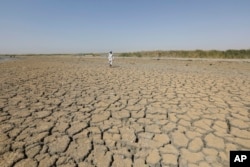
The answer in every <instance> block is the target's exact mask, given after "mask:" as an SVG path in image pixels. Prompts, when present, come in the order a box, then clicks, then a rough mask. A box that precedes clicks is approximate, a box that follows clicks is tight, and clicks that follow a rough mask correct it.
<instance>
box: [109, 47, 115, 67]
mask: <svg viewBox="0 0 250 167" xmlns="http://www.w3.org/2000/svg"><path fill="white" fill-rule="evenodd" d="M113 59H114V57H113V54H112V51H110V52H109V55H108V60H109V67H112V63H113Z"/></svg>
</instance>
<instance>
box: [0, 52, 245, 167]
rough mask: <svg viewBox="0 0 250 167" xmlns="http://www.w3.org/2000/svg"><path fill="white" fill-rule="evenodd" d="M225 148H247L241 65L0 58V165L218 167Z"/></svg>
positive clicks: (226, 161)
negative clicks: (109, 62)
mask: <svg viewBox="0 0 250 167" xmlns="http://www.w3.org/2000/svg"><path fill="white" fill-rule="evenodd" d="M231 150H250V63H249V62H247V61H244V60H242V61H224V60H200V59H198V60H192V59H190V60H189V59H186V60H181V59H164V60H163V59H161V60H157V59H152V58H151V59H150V58H147V59H146V58H115V60H114V66H113V67H112V68H110V67H109V66H108V61H107V59H105V58H98V57H96V58H95V57H94V58H87V57H79V56H58V57H56V56H27V57H25V56H23V57H21V58H19V57H18V58H16V59H14V60H11V61H3V62H0V166H1V167H11V166H14V167H37V166H39V167H50V166H60V167H85V166H86V167H91V166H96V167H109V166H112V167H130V166H135V167H143V166H152V167H160V166H178V167H186V166H188V167H198V166H199V167H207V166H214V167H220V166H229V152H230V151H231Z"/></svg>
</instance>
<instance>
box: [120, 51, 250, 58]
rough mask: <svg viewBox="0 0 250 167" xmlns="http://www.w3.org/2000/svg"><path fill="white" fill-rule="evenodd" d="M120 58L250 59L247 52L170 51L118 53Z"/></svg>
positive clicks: (249, 53) (249, 52)
mask: <svg viewBox="0 0 250 167" xmlns="http://www.w3.org/2000/svg"><path fill="white" fill-rule="evenodd" d="M118 56H120V57H157V58H160V57H182V58H222V59H250V49H248V50H226V51H218V50H208V51H205V50H194V51H185V50H171V51H147V52H146V51H143V52H128V53H120V54H119V55H118Z"/></svg>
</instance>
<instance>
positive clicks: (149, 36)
mask: <svg viewBox="0 0 250 167" xmlns="http://www.w3.org/2000/svg"><path fill="white" fill-rule="evenodd" d="M194 49H204V50H210V49H218V50H226V49H250V1H249V0H155V1H153V0H123V1H122V0H74V1H72V0H1V1H0V54H3V53H86V52H108V51H109V50H113V51H114V52H126V51H142V50H144V51H148V50H194Z"/></svg>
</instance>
